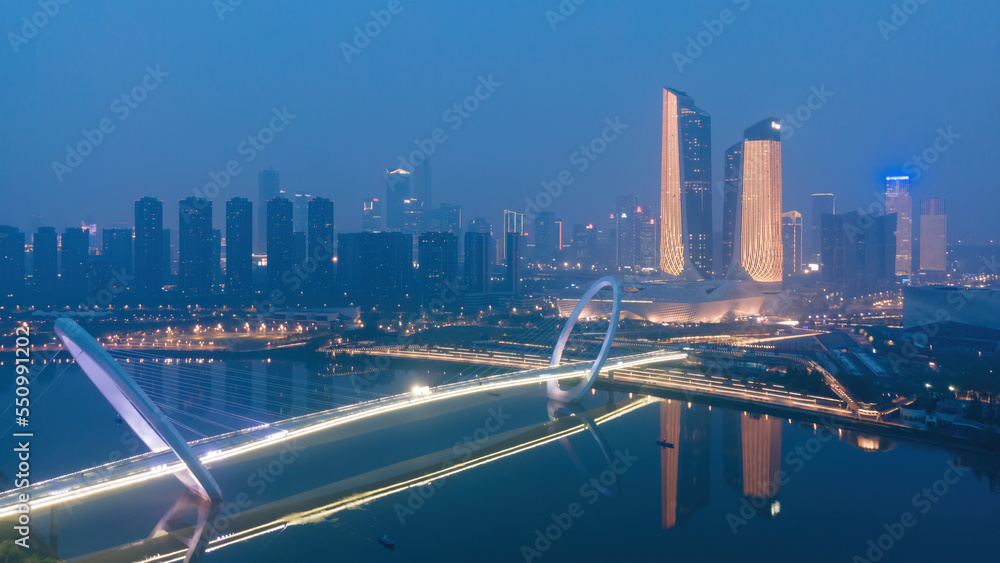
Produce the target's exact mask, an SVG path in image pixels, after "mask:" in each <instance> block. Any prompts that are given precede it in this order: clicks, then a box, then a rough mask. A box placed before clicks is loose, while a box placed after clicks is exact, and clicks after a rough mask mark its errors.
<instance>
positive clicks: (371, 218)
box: [361, 198, 385, 232]
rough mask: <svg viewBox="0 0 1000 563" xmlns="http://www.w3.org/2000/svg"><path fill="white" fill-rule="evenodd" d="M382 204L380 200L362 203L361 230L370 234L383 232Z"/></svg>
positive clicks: (368, 200)
mask: <svg viewBox="0 0 1000 563" xmlns="http://www.w3.org/2000/svg"><path fill="white" fill-rule="evenodd" d="M384 228H385V227H383V226H382V202H381V201H380V200H379V198H375V199H366V200H364V201H363V202H361V230H362V231H368V232H375V231H381V230H383V229H384Z"/></svg>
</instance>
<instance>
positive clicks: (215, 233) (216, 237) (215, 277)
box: [212, 229, 225, 284]
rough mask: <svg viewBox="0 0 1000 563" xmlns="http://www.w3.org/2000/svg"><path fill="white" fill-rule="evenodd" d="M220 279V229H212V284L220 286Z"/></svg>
mask: <svg viewBox="0 0 1000 563" xmlns="http://www.w3.org/2000/svg"><path fill="white" fill-rule="evenodd" d="M224 281H225V280H224V279H223V278H222V229H212V283H213V284H221V283H223V282H224Z"/></svg>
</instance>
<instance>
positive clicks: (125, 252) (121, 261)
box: [101, 228, 133, 275]
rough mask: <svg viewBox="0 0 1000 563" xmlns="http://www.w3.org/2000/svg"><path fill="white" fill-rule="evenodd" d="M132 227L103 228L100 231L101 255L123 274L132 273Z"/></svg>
mask: <svg viewBox="0 0 1000 563" xmlns="http://www.w3.org/2000/svg"><path fill="white" fill-rule="evenodd" d="M132 246H133V243H132V229H122V228H115V229H104V230H103V231H102V232H101V257H102V258H103V259H104V261H105V262H107V263H108V264H110V265H111V267H112V268H115V269H117V270H118V271H119V272H121V273H122V274H124V275H131V274H132Z"/></svg>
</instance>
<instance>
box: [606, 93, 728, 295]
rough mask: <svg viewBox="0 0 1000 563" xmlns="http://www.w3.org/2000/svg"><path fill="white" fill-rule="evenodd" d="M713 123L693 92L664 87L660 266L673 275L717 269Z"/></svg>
mask: <svg viewBox="0 0 1000 563" xmlns="http://www.w3.org/2000/svg"><path fill="white" fill-rule="evenodd" d="M711 128H712V121H711V117H710V116H709V114H708V113H706V112H704V111H703V110H701V109H698V108H697V107H696V106H695V105H694V100H692V99H691V97H690V96H688V95H687V94H686V93H684V92H681V91H679V90H675V89H673V88H664V89H663V127H662V146H661V149H662V159H661V164H660V173H661V177H660V231H661V234H660V269H661V270H663V272H664V273H666V274H668V275H670V276H675V277H685V278H696V277H703V278H704V277H710V276H711V275H712V253H713V248H712V155H711V144H712V142H711ZM619 236H621V235H619ZM619 262H620V260H619Z"/></svg>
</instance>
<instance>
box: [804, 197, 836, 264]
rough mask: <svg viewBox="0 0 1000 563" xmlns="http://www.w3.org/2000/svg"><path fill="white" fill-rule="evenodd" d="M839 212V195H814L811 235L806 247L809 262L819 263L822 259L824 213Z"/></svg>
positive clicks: (810, 225)
mask: <svg viewBox="0 0 1000 563" xmlns="http://www.w3.org/2000/svg"><path fill="white" fill-rule="evenodd" d="M836 212H837V196H835V195H833V194H813V195H812V216H811V217H810V222H809V237H808V245H809V247H808V248H807V249H806V254H807V257H806V260H808V263H809V264H819V263H820V262H821V261H822V256H821V254H822V246H823V235H822V227H823V215H833V214H834V213H836Z"/></svg>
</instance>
